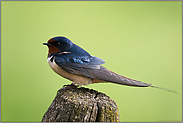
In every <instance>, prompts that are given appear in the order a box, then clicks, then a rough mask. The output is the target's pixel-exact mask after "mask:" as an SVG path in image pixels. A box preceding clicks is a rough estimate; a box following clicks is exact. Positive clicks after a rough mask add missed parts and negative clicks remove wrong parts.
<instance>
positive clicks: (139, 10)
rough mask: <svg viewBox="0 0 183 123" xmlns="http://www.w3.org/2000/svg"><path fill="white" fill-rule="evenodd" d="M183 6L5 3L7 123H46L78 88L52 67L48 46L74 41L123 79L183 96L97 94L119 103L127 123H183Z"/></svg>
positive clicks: (139, 91)
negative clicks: (64, 95)
mask: <svg viewBox="0 0 183 123" xmlns="http://www.w3.org/2000/svg"><path fill="white" fill-rule="evenodd" d="M181 3H182V2H181V1H175V2H173V1H166V2H165V1H156V2H155V1H151V2H150V1H148V2H147V1H141V2H139V1H138V2H134V1H128V2H127V1H77V2H76V1H54V2H51V1H47V2H43V1H39V2H38V1H24V2H21V1H2V2H1V18H2V20H1V100H2V101H1V121H2V122H11V121H14V122H22V121H24V122H40V121H41V119H42V116H43V114H44V113H45V112H46V110H47V108H48V107H49V106H50V104H51V102H52V100H53V99H54V97H55V95H56V91H57V90H58V89H60V88H61V87H62V86H63V85H64V84H69V83H71V82H70V81H68V80H66V79H63V78H62V77H60V76H59V75H57V74H56V73H54V72H53V71H52V70H51V68H50V67H49V65H48V64H47V62H46V57H47V51H48V49H47V47H45V46H43V45H42V43H43V42H47V40H48V39H50V38H51V37H54V36H58V35H61V36H66V37H68V38H69V39H71V40H72V41H73V42H74V43H76V44H77V45H79V46H81V47H82V48H84V49H86V50H87V51H88V52H89V53H90V54H91V55H94V56H97V57H100V58H102V59H104V60H105V61H106V63H105V64H104V66H105V67H106V68H108V69H110V70H113V71H114V72H117V73H119V74H121V75H124V76H127V77H130V78H132V79H136V80H140V81H143V82H146V83H152V84H153V85H156V86H160V87H165V88H171V89H174V90H178V91H180V94H175V93H170V92H167V91H162V90H159V89H153V88H136V87H127V86H122V85H116V84H111V83H106V84H103V83H102V84H93V85H88V86H85V87H89V88H93V89H95V90H98V91H101V92H103V93H106V94H107V95H109V96H110V97H111V98H112V99H113V100H115V101H116V103H117V105H118V107H119V110H120V117H121V122H135V121H138V122H156V121H170V122H171V121H177V122H178V121H181V116H182V110H181V109H182V88H181V87H182V69H181V68H182V53H181V51H182V28H181V27H182V13H181V10H182V7H181Z"/></svg>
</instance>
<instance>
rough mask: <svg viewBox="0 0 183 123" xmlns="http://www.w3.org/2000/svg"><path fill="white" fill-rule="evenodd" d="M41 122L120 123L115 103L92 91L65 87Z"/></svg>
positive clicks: (59, 92) (59, 91)
mask: <svg viewBox="0 0 183 123" xmlns="http://www.w3.org/2000/svg"><path fill="white" fill-rule="evenodd" d="M42 122H120V118H119V111H118V107H117V105H116V103H115V102H114V101H113V100H112V99H111V98H110V97H108V96H106V95H105V94H103V93H100V92H97V91H95V90H92V89H88V88H84V87H80V88H77V87H76V86H67V87H66V88H61V89H60V90H58V92H57V95H56V97H55V99H54V100H53V102H52V104H51V105H50V107H49V108H48V110H47V111H46V113H45V114H44V116H43V118H42Z"/></svg>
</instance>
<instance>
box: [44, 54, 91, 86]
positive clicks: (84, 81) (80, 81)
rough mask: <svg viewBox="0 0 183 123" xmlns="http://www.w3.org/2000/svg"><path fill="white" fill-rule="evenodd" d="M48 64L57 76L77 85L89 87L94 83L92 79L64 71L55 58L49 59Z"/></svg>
mask: <svg viewBox="0 0 183 123" xmlns="http://www.w3.org/2000/svg"><path fill="white" fill-rule="evenodd" d="M52 58H53V60H51V59H52ZM47 62H48V64H49V65H50V67H51V68H52V70H53V71H54V72H56V73H57V74H59V75H60V76H62V77H64V78H66V79H69V80H71V81H72V82H73V83H75V84H77V85H88V84H91V83H92V79H91V78H88V77H85V76H81V75H77V74H72V73H69V72H67V71H65V70H63V69H62V68H61V67H60V66H58V65H57V64H56V63H55V58H54V56H50V57H48V59H47Z"/></svg>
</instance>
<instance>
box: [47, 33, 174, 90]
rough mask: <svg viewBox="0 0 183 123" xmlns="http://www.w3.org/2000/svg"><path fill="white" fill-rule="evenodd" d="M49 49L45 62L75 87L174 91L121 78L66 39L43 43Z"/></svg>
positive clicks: (100, 61) (102, 62) (55, 38)
mask: <svg viewBox="0 0 183 123" xmlns="http://www.w3.org/2000/svg"><path fill="white" fill-rule="evenodd" d="M43 44H44V45H47V46H48V48H49V52H48V56H47V62H48V64H49V66H50V67H51V68H52V70H53V71H54V72H56V73H57V74H59V75H60V76H62V77H64V78H66V79H69V80H70V81H72V82H73V84H76V85H79V86H80V85H88V84H92V83H107V82H111V83H116V84H121V85H127V86H136V87H154V88H159V89H163V90H167V91H171V92H174V90H171V89H166V88H161V87H157V86H152V85H151V84H148V83H143V82H141V81H137V80H134V79H130V78H127V77H124V76H121V75H119V74H117V73H115V72H113V71H110V70H108V69H106V68H105V67H103V66H102V64H104V63H105V61H104V60H103V59H101V58H98V57H95V56H92V55H90V54H89V53H88V52H87V51H85V50H84V49H82V48H81V47H79V46H77V45H76V44H74V43H72V41H71V40H69V39H68V38H66V37H61V36H59V37H54V38H51V39H49V40H48V42H47V43H43Z"/></svg>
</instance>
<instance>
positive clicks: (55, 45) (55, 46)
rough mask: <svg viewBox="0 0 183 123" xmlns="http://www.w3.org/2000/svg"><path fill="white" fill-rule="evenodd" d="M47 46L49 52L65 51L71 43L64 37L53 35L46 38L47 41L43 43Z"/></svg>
mask: <svg viewBox="0 0 183 123" xmlns="http://www.w3.org/2000/svg"><path fill="white" fill-rule="evenodd" d="M43 44H44V45H47V46H48V48H49V54H53V53H57V52H67V51H69V50H70V49H71V47H72V45H73V43H72V42H71V41H70V40H69V39H67V38H65V37H61V36H59V37H54V38H51V39H49V40H48V42H47V43H43Z"/></svg>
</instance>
